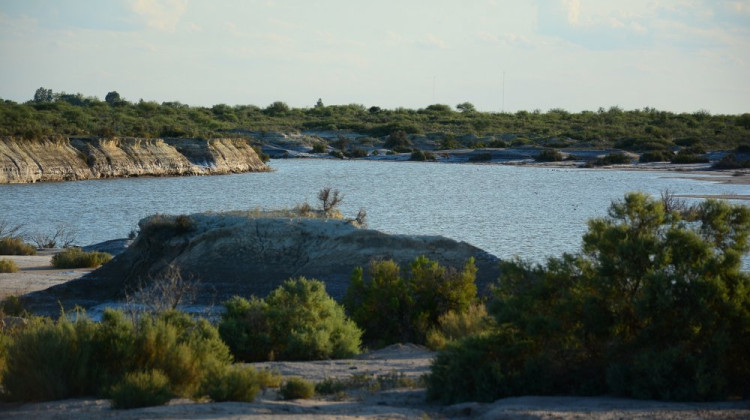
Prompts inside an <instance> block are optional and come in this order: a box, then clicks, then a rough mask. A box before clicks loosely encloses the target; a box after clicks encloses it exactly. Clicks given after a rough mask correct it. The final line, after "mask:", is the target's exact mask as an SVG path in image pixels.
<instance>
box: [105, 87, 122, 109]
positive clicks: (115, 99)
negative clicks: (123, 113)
mask: <svg viewBox="0 0 750 420" xmlns="http://www.w3.org/2000/svg"><path fill="white" fill-rule="evenodd" d="M104 101H105V102H107V103H108V104H109V105H110V106H115V105H117V104H119V103H121V102H122V99H121V98H120V94H119V93H117V91H114V90H113V91H112V92H109V93H107V96H105V97H104Z"/></svg>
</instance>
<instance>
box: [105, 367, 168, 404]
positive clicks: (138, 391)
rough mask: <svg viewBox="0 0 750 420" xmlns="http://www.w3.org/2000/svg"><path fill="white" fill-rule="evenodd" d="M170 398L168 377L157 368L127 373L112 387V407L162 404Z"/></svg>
mask: <svg viewBox="0 0 750 420" xmlns="http://www.w3.org/2000/svg"><path fill="white" fill-rule="evenodd" d="M171 399H172V394H171V393H170V391H169V378H168V377H167V375H165V374H164V373H162V372H161V371H159V370H157V369H154V370H148V371H142V372H131V373H128V374H126V375H125V377H124V378H123V379H122V381H120V382H118V383H117V385H115V386H114V387H113V388H112V408H117V409H128V408H139V407H152V406H156V405H164V404H166V403H168V402H169V400H171Z"/></svg>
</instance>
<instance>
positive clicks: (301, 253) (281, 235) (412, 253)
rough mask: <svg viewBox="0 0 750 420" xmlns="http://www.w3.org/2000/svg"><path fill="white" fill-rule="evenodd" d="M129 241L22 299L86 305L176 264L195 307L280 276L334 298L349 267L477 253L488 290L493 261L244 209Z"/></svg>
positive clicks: (455, 249) (156, 277) (271, 285)
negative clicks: (322, 286)
mask: <svg viewBox="0 0 750 420" xmlns="http://www.w3.org/2000/svg"><path fill="white" fill-rule="evenodd" d="M140 227H141V232H140V234H139V235H138V237H137V238H136V240H135V242H134V243H133V244H132V245H131V246H130V247H128V249H127V250H126V251H125V252H124V253H122V254H120V255H118V256H117V257H116V258H115V259H114V260H112V261H111V262H109V263H107V264H106V265H104V266H102V267H101V268H100V269H98V270H96V271H94V272H92V273H91V274H88V275H87V276H85V277H82V278H81V279H78V280H73V281H70V282H68V283H65V284H61V285H58V286H55V287H51V288H49V289H47V290H43V291H40V292H34V293H31V294H28V295H26V296H24V303H25V304H26V305H27V308H29V309H31V310H33V311H35V312H38V313H45V314H52V315H54V314H55V313H59V310H60V305H63V306H64V307H65V308H73V307H75V306H76V305H78V306H81V307H83V308H90V307H93V306H96V305H99V304H101V303H103V302H116V301H123V300H126V298H127V297H128V295H131V294H133V293H134V291H135V290H137V289H139V288H141V287H143V288H146V289H148V288H149V287H151V285H152V284H153V283H154V282H159V281H162V280H164V279H165V278H168V277H169V274H168V273H169V271H170V269H172V268H176V269H178V270H179V272H180V273H181V275H182V278H183V279H190V280H191V281H194V282H196V284H197V285H198V288H199V292H198V294H197V296H196V297H195V302H194V303H196V304H199V305H213V304H216V303H219V302H222V301H224V300H226V299H228V298H230V297H232V296H234V295H240V296H251V295H255V296H266V295H267V294H268V293H269V292H270V291H271V290H273V289H275V288H277V287H278V286H279V285H280V284H281V283H282V282H283V281H284V280H286V279H288V278H291V277H299V276H305V277H307V278H315V279H318V280H322V281H324V282H325V283H326V289H327V291H328V293H330V295H331V296H333V297H334V298H335V299H341V298H342V297H343V296H344V294H345V293H346V289H347V287H348V286H349V280H350V277H351V274H352V271H353V270H354V268H355V267H365V266H367V265H368V264H369V262H370V261H372V260H381V259H393V260H395V261H397V262H398V263H399V264H401V265H404V266H408V264H410V263H411V262H412V261H413V260H414V259H415V258H416V257H418V256H420V255H424V256H426V257H427V258H430V259H432V260H436V261H439V262H440V263H441V264H442V265H446V266H451V267H462V266H463V265H464V264H465V263H466V261H467V260H468V259H469V258H472V257H473V258H474V259H475V264H476V267H477V280H476V281H477V286H478V288H479V291H480V293H487V290H488V285H489V284H491V283H493V282H494V281H495V280H496V279H497V278H498V277H499V274H500V273H499V265H498V263H499V260H498V258H497V257H495V256H493V255H491V254H488V253H487V252H485V251H483V250H481V249H479V248H477V247H474V246H472V245H470V244H467V243H465V242H459V241H455V240H452V239H449V238H445V237H442V236H419V235H390V234H386V233H383V232H379V231H376V230H370V229H362V228H357V227H355V226H353V225H352V224H351V223H348V222H346V221H344V220H332V219H314V218H313V219H309V218H298V217H269V216H268V215H267V214H265V215H264V214H260V215H258V214H254V213H252V212H249V213H247V212H231V213H218V214H217V213H209V214H194V215H190V216H179V217H176V216H163V215H162V216H158V215H157V216H153V217H151V218H147V219H144V220H142V221H141V223H140Z"/></svg>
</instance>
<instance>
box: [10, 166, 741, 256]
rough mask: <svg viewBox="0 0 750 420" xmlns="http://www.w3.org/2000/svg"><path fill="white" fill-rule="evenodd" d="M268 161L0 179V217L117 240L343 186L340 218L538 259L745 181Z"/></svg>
mask: <svg viewBox="0 0 750 420" xmlns="http://www.w3.org/2000/svg"><path fill="white" fill-rule="evenodd" d="M271 166H272V167H273V168H274V169H275V172H272V173H247V174H238V175H226V176H210V177H180V178H131V179H110V180H91V181H78V182H65V183H46V184H26V185H0V219H5V220H6V221H9V222H11V223H21V224H23V225H25V227H26V231H29V232H35V231H41V232H48V231H52V230H53V229H54V227H55V225H57V224H59V223H66V224H68V225H69V226H70V227H72V228H73V229H74V230H75V232H76V238H77V243H78V244H82V245H86V244H91V243H96V242H101V241H105V240H108V239H114V238H119V237H124V236H126V235H127V234H128V232H130V230H131V229H135V228H136V226H137V223H138V220H139V219H141V218H143V217H145V216H148V215H151V214H154V213H170V214H180V213H194V212H205V211H224V210H237V209H251V208H257V207H261V208H282V207H293V206H294V205H295V204H297V203H301V202H304V201H308V202H310V203H311V204H315V202H316V194H317V192H318V191H319V190H320V189H321V188H323V187H325V186H330V187H332V188H337V189H339V190H340V191H341V192H342V193H344V195H345V199H344V202H343V204H342V206H341V209H342V211H343V213H344V214H345V215H346V216H350V217H354V215H356V213H357V210H358V209H359V208H360V207H363V208H365V209H366V210H367V213H368V221H369V225H370V227H371V228H374V229H379V230H382V231H386V232H392V233H413V234H434V235H444V236H447V237H451V238H454V239H458V240H463V241H466V242H469V243H471V244H473V245H476V246H478V247H480V248H483V249H485V250H487V251H489V252H491V253H493V254H495V255H497V256H499V257H501V258H508V257H512V256H514V255H518V256H520V257H522V258H527V259H532V260H535V261H542V260H543V259H544V258H545V257H546V256H551V255H559V254H561V253H562V252H565V251H567V252H573V251H576V250H577V249H578V248H579V246H580V241H581V235H582V234H583V233H584V232H585V231H586V220H587V219H589V218H592V217H597V216H603V215H605V214H606V209H607V207H608V206H609V204H610V202H611V201H612V200H615V199H620V198H622V197H623V195H624V194H625V193H626V192H628V191H636V190H637V191H644V192H647V193H649V194H653V195H656V196H658V195H659V193H660V192H661V191H663V190H665V189H669V190H671V191H673V192H675V193H677V194H721V193H735V194H748V193H750V187H748V186H747V185H723V184H717V183H713V182H705V181H695V180H689V179H683V178H677V177H675V175H674V174H669V173H664V172H644V171H604V170H582V169H557V168H555V169H552V168H533V167H513V166H500V165H468V164H460V165H459V164H435V163H405V162H372V161H338V160H302V159H290V160H274V161H272V163H271ZM745 269H748V263H747V259H746V262H745Z"/></svg>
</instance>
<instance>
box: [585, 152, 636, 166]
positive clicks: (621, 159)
mask: <svg viewBox="0 0 750 420" xmlns="http://www.w3.org/2000/svg"><path fill="white" fill-rule="evenodd" d="M628 163H632V159H631V158H630V156H628V155H626V154H625V153H622V152H614V153H610V154H608V155H607V156H603V157H600V158H599V159H597V160H595V161H594V162H592V163H591V166H607V165H625V164H628Z"/></svg>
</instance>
